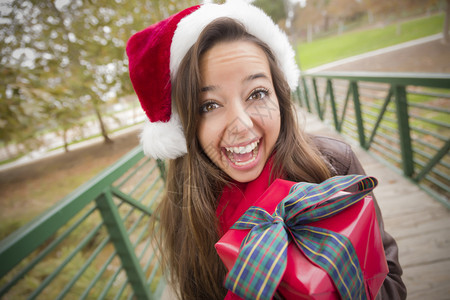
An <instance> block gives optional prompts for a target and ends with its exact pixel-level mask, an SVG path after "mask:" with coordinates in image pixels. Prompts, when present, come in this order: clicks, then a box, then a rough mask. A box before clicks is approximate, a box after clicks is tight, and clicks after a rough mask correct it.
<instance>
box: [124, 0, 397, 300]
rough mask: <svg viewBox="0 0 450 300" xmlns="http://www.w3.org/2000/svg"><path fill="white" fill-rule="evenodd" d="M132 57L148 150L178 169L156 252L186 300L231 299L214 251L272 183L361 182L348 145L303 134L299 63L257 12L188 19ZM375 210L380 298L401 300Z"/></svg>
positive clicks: (187, 14) (192, 13)
mask: <svg viewBox="0 0 450 300" xmlns="http://www.w3.org/2000/svg"><path fill="white" fill-rule="evenodd" d="M127 53H128V56H129V60H130V77H131V80H132V82H133V86H134V88H135V90H136V93H137V94H138V97H139V99H140V101H141V105H142V106H143V108H144V110H145V111H146V114H147V116H148V117H149V119H150V122H149V123H148V124H147V125H146V127H145V129H144V131H143V135H142V143H143V147H144V151H145V152H146V153H147V154H148V155H150V156H153V157H156V158H170V159H171V160H170V162H169V171H168V176H167V193H166V196H165V198H164V199H163V201H162V203H161V205H160V207H159V208H158V214H157V215H158V216H159V218H160V225H161V227H160V228H161V230H160V236H159V241H160V245H159V246H160V250H161V254H162V258H163V265H164V266H165V267H166V268H167V269H166V270H167V273H168V274H170V283H171V284H172V285H173V286H174V288H175V290H176V291H177V292H178V293H179V297H180V298H182V299H221V298H223V297H224V296H225V295H226V292H227V291H226V290H225V289H224V288H223V287H222V283H223V280H224V278H225V275H226V269H225V268H224V266H223V264H222V262H221V261H220V259H219V257H218V255H217V253H216V251H215V249H214V244H215V243H216V242H217V241H218V239H219V238H220V236H221V235H222V234H223V233H225V232H226V231H227V230H228V229H229V228H230V227H231V226H232V224H233V223H234V222H235V221H237V219H238V218H239V217H240V216H241V215H242V213H243V212H245V210H246V209H247V208H249V207H250V206H251V205H252V203H253V202H254V201H255V200H256V199H257V198H258V197H259V196H260V195H261V194H262V193H263V192H264V191H265V190H266V189H267V187H268V186H269V185H270V183H271V182H273V180H274V179H276V178H284V179H288V180H291V181H306V182H312V183H320V182H322V181H324V180H325V179H327V178H329V177H331V176H334V175H346V174H363V172H364V171H363V169H362V167H361V166H360V164H359V162H358V160H357V159H356V157H355V156H354V154H353V152H352V151H351V149H350V148H349V146H348V145H346V144H344V143H342V142H338V141H335V140H332V139H328V138H319V137H310V136H307V135H306V134H305V133H303V132H301V131H300V130H299V129H298V127H297V122H296V119H295V112H294V108H293V104H292V101H291V99H290V94H291V90H293V89H294V88H295V87H296V84H297V80H298V70H297V68H296V65H295V60H294V53H293V50H292V47H291V46H290V45H289V42H288V40H287V38H286V36H285V35H284V34H283V33H282V32H281V31H279V29H278V28H277V27H276V26H275V25H274V24H273V22H272V21H271V20H270V18H268V17H267V16H266V15H265V14H264V13H263V12H262V11H260V10H259V9H257V8H255V7H253V6H251V5H248V4H245V3H241V2H237V1H230V2H227V3H226V4H224V5H213V4H208V5H203V6H200V7H198V6H197V7H193V8H189V9H187V10H185V11H182V12H180V13H178V14H176V15H174V16H172V17H170V18H169V19H166V20H164V21H162V22H160V23H158V24H155V25H153V26H151V27H149V28H147V29H146V30H144V31H142V32H139V33H137V34H136V35H135V36H133V37H132V38H131V39H130V41H129V43H128V46H127ZM376 209H377V214H378V219H379V223H380V227H381V232H382V236H383V243H384V247H385V252H386V256H387V259H388V264H389V269H390V272H389V275H388V277H387V279H386V280H385V282H384V284H383V287H382V289H381V291H380V293H379V297H382V298H384V299H401V298H404V297H405V296H406V290H405V287H404V285H403V282H402V280H401V274H402V270H401V267H400V265H399V263H398V259H397V246H396V243H395V241H394V240H393V239H392V238H391V237H390V236H389V235H388V234H386V233H385V232H384V230H383V223H382V219H381V214H380V211H379V208H378V206H377V208H376Z"/></svg>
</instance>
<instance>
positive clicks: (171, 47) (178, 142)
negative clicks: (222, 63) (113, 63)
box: [127, 0, 299, 159]
mask: <svg viewBox="0 0 450 300" xmlns="http://www.w3.org/2000/svg"><path fill="white" fill-rule="evenodd" d="M221 17H228V18H231V19H235V20H237V21H239V22H240V23H242V24H243V25H244V26H245V28H246V30H247V32H248V33H250V34H252V35H254V36H255V37H257V38H259V39H260V40H261V41H263V42H264V43H266V44H267V45H268V46H269V47H270V48H271V50H272V52H273V54H274V55H275V57H276V59H277V62H278V65H279V67H280V68H281V70H282V71H283V73H284V75H285V78H286V81H287V82H288V84H289V86H290V88H291V89H292V90H294V89H295V88H296V87H297V82H298V77H299V70H298V68H297V64H296V62H295V52H294V50H293V49H292V47H291V45H290V43H289V40H288V38H287V36H286V35H285V34H284V33H283V32H282V31H281V30H280V29H279V28H278V26H277V25H275V24H274V23H273V21H272V20H271V19H270V17H268V16H267V15H266V14H265V13H264V12H263V11H262V10H260V9H259V8H257V7H255V6H252V5H250V4H247V3H245V2H243V1H238V0H229V1H227V2H226V3H225V4H221V5H219V4H204V5H200V6H194V7H191V8H188V9H185V10H183V11H181V12H179V13H177V14H175V15H173V16H171V17H169V18H167V19H165V20H163V21H161V22H159V23H156V24H154V25H152V26H150V27H148V28H146V29H144V30H143V31H140V32H138V33H136V34H135V35H133V36H132V37H131V38H130V40H129V41H128V44H127V55H128V60H129V70H130V78H131V82H132V84H133V87H134V90H135V91H136V94H137V96H138V98H139V101H140V103H141V106H142V108H143V109H144V111H145V113H146V115H147V117H148V119H149V120H148V121H147V122H146V124H145V125H144V129H143V131H142V134H141V143H142V146H143V150H144V153H145V154H146V155H148V156H151V157H154V158H160V159H165V158H170V159H175V158H177V157H181V156H183V155H184V154H186V153H187V147H186V139H185V137H184V132H183V128H182V126H181V123H180V120H179V117H178V114H177V112H176V111H175V109H174V108H173V107H172V100H171V78H173V77H174V76H175V75H176V74H177V71H178V67H179V65H180V63H181V60H182V59H183V58H184V56H185V55H186V53H187V52H188V51H189V49H190V48H191V47H192V45H193V44H194V43H195V42H196V41H197V39H198V37H199V36H200V33H201V32H202V30H203V29H204V28H205V27H206V26H207V25H208V24H209V23H211V22H212V21H213V20H215V19H218V18H221Z"/></svg>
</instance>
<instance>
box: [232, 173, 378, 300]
mask: <svg viewBox="0 0 450 300" xmlns="http://www.w3.org/2000/svg"><path fill="white" fill-rule="evenodd" d="M354 185H357V187H358V191H356V192H352V193H348V194H345V195H340V196H337V197H334V198H332V199H329V198H331V197H332V196H333V195H334V194H336V193H337V192H339V191H343V190H345V189H347V188H349V187H350V186H354ZM376 185H377V180H376V179H375V178H374V177H368V176H363V175H347V176H336V177H333V178H330V179H328V180H326V181H324V182H322V183H321V184H312V183H304V182H301V183H297V184H295V185H293V186H292V187H291V189H290V192H289V195H288V196H287V197H285V198H284V199H283V200H282V201H281V202H280V203H279V204H278V206H277V209H276V211H275V213H274V214H273V215H270V214H269V213H268V212H267V211H265V210H264V209H262V208H260V207H256V206H252V207H250V208H249V209H248V210H247V211H246V213H245V214H244V215H242V217H241V218H240V219H239V220H238V221H237V222H236V223H235V224H234V225H233V227H232V229H241V230H248V229H250V232H249V233H248V234H247V236H246V238H245V239H244V241H243V242H242V244H241V249H240V252H239V256H238V258H237V260H236V263H235V264H234V266H233V268H232V269H231V271H230V272H229V273H228V275H227V277H226V279H225V287H226V288H227V289H228V290H230V291H232V292H233V293H235V294H236V295H238V296H240V297H242V298H244V299H271V298H272V297H273V295H274V293H275V291H276V289H277V287H278V285H279V283H280V281H281V279H282V277H283V274H284V271H285V270H286V260H287V246H288V243H289V241H290V240H293V241H294V242H295V244H296V245H297V247H298V248H299V249H300V250H301V251H302V252H303V253H304V255H305V256H306V257H308V259H309V260H310V261H312V262H313V263H315V264H316V265H318V266H319V267H321V268H322V269H323V270H325V271H326V272H327V273H328V274H329V275H330V277H331V279H332V280H333V282H334V285H335V287H336V288H337V290H338V291H339V294H340V295H341V298H342V299H367V296H366V293H365V287H364V280H363V274H362V271H361V268H360V265H359V261H358V257H357V256H356V252H355V249H354V248H353V245H352V244H351V242H350V240H349V239H348V238H347V237H345V236H343V235H341V234H339V233H336V232H333V231H330V230H326V229H322V228H318V227H313V226H308V225H306V224H308V223H311V222H314V221H319V220H322V219H325V218H329V217H331V216H333V215H335V214H337V213H339V212H340V211H342V210H344V209H345V208H347V207H349V206H351V205H353V204H355V203H356V202H358V201H359V200H361V199H363V198H364V197H365V196H366V195H367V194H368V193H369V192H370V191H372V190H373V189H374V188H375V186H376Z"/></svg>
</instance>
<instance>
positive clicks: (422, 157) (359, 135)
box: [295, 71, 450, 208]
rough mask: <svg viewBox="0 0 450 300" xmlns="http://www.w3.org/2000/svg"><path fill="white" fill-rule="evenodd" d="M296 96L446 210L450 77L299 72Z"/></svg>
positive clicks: (422, 74)
mask: <svg viewBox="0 0 450 300" xmlns="http://www.w3.org/2000/svg"><path fill="white" fill-rule="evenodd" d="M362 82H364V85H363V84H361V83H362ZM337 87H340V88H337ZM342 87H344V90H346V92H342ZM321 91H322V92H321ZM295 95H296V96H297V100H298V102H299V105H300V106H301V107H303V108H305V109H306V110H307V111H309V112H312V113H315V114H317V115H318V116H319V118H320V119H321V120H322V121H324V122H330V123H332V124H333V126H334V128H335V129H336V130H337V131H338V132H340V133H341V134H343V135H346V136H348V137H351V138H353V139H356V140H357V141H358V143H359V145H360V146H361V147H362V148H364V149H366V150H367V151H369V153H372V154H374V155H375V156H376V157H377V158H378V159H380V160H382V161H383V162H385V163H386V164H387V165H388V166H391V167H393V168H394V169H395V170H397V171H399V172H401V173H402V174H403V175H404V176H405V177H407V178H408V179H410V180H412V181H413V182H414V183H416V184H418V185H419V186H420V187H421V188H423V189H424V190H425V191H427V192H428V193H429V194H431V195H432V196H433V197H435V198H436V199H437V200H439V201H440V202H442V203H443V204H444V205H445V206H447V207H448V208H450V200H449V195H450V187H449V186H450V185H449V183H450V176H449V174H450V170H449V165H450V155H449V150H450V74H446V73H391V72H390V73H385V72H334V71H329V72H303V73H302V74H301V86H300V87H299V88H298V89H297V91H296V93H295ZM393 134H394V136H392V135H393Z"/></svg>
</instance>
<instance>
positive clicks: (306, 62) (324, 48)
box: [297, 14, 444, 70]
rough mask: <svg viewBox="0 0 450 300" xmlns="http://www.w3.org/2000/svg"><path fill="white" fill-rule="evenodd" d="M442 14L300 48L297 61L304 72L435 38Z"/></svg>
mask: <svg viewBox="0 0 450 300" xmlns="http://www.w3.org/2000/svg"><path fill="white" fill-rule="evenodd" d="M443 22H444V16H443V15H442V14H439V15H435V16H432V17H429V18H421V19H416V20H411V21H406V22H403V23H401V25H400V26H401V34H397V25H396V24H392V25H389V26H386V27H383V28H373V29H368V30H362V31H355V32H350V33H346V34H342V35H338V36H333V37H329V38H324V39H320V40H316V41H313V42H311V43H306V44H299V45H297V57H298V58H299V59H298V60H299V62H300V65H301V67H302V69H303V70H307V69H310V68H313V67H316V66H319V65H322V64H325V63H329V62H332V61H335V60H338V59H342V58H346V57H349V56H353V55H357V54H361V53H365V52H368V51H372V50H376V49H380V48H383V47H387V46H392V45H395V44H398V43H402V42H406V41H409V40H413V39H417V38H421V37H424V36H428V35H432V34H435V33H439V32H440V31H442V27H443Z"/></svg>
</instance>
